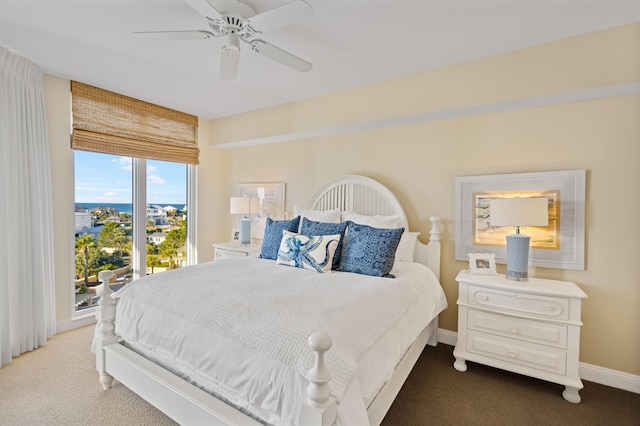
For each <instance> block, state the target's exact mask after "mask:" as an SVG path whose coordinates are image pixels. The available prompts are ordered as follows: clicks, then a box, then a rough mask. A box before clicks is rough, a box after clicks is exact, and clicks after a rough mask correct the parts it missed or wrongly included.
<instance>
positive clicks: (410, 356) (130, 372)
mask: <svg viewBox="0 0 640 426" xmlns="http://www.w3.org/2000/svg"><path fill="white" fill-rule="evenodd" d="M336 208H338V209H340V211H352V212H355V213H360V214H364V215H385V216H387V215H401V217H402V218H403V222H404V226H405V229H408V222H407V218H406V215H405V213H404V209H403V208H402V206H401V205H400V203H399V202H398V200H397V198H396V197H395V196H394V195H393V194H392V193H391V191H389V190H388V189H387V188H386V187H385V186H383V185H381V184H380V183H378V182H376V181H374V180H372V179H370V178H367V177H364V176H355V175H347V176H341V177H338V178H335V179H332V180H330V181H329V182H327V183H326V184H324V185H323V186H322V187H321V188H320V189H318V191H316V193H315V194H314V195H313V197H312V198H311V202H310V203H309V204H308V205H307V209H309V210H330V209H336ZM429 220H430V221H431V224H432V226H431V231H430V237H429V243H428V244H423V243H421V242H420V241H417V243H416V250H415V261H416V262H419V263H422V264H425V265H427V266H428V267H429V268H430V269H431V270H432V271H433V272H434V274H435V275H436V277H438V278H440V220H439V219H438V218H436V217H431V218H430V219H429ZM111 275H112V273H111V271H102V272H100V274H99V280H100V281H101V282H102V284H101V285H100V286H99V287H98V289H97V294H98V296H100V300H99V301H98V306H97V308H96V318H97V321H98V324H97V326H96V334H95V338H94V350H95V352H96V368H97V370H98V372H99V375H100V383H101V384H102V387H103V389H104V390H107V389H109V388H110V387H111V384H112V381H113V379H114V378H116V379H117V380H118V381H120V382H121V383H122V384H123V385H125V386H126V387H128V388H129V389H131V390H132V391H133V392H135V393H137V394H138V395H140V396H141V397H142V398H144V399H145V400H147V401H148V402H149V403H151V404H152V405H154V406H155V407H156V408H158V409H159V410H161V411H162V412H164V413H165V414H166V415H167V416H169V417H171V418H172V419H173V420H175V421H176V422H178V423H180V424H181V425H204V424H206V425H259V424H260V423H259V422H258V421H256V420H255V419H253V418H251V417H249V416H248V415H246V414H244V413H242V412H240V411H238V410H237V409H235V408H234V407H231V406H229V405H227V404H226V403H224V402H222V401H221V400H219V399H217V398H216V397H214V396H212V395H210V394H208V393H206V392H205V391H203V390H202V389H200V388H198V387H197V386H195V385H192V384H190V383H189V382H187V381H185V380H183V379H182V378H180V377H178V376H176V375H174V374H172V373H170V372H169V371H168V370H166V369H164V368H163V367H160V366H158V365H157V364H155V363H153V362H151V361H149V360H148V359H146V358H144V357H142V356H141V355H139V354H137V353H136V352H134V351H132V350H130V349H128V348H127V347H125V346H124V345H123V344H121V342H120V340H121V339H120V338H119V337H118V336H117V335H116V334H115V324H114V321H115V316H116V309H117V305H116V299H113V297H112V294H113V291H112V290H111V289H110V288H109V284H108V283H109V280H110V278H111ZM437 331H438V318H437V317H436V318H435V319H434V320H433V321H432V322H431V323H430V324H429V325H428V326H427V327H426V328H425V329H424V331H423V332H422V333H421V334H420V336H418V338H417V339H416V340H415V341H414V343H413V344H412V345H411V346H410V347H409V349H408V350H407V352H406V353H405V355H404V357H403V358H402V360H400V362H399V363H398V365H397V367H396V369H395V372H394V374H393V376H392V378H391V379H390V380H389V381H388V382H387V383H385V385H384V386H383V387H382V389H381V390H380V391H379V392H378V394H377V395H376V397H375V399H374V400H373V402H372V403H371V404H370V405H369V407H368V409H367V413H368V416H369V422H370V424H371V425H379V424H380V423H381V422H382V419H383V418H384V416H385V415H386V413H387V411H388V410H389V408H390V407H391V404H392V403H393V401H394V399H395V397H396V396H397V394H398V392H399V391H400V388H401V387H402V385H403V384H404V382H405V380H406V379H407V377H408V376H409V373H410V372H411V369H412V368H413V366H414V365H415V363H416V361H417V360H418V357H419V356H420V354H421V353H422V350H423V349H424V347H425V346H426V345H427V344H430V345H432V346H435V345H436V344H437ZM308 343H309V347H310V348H311V350H312V351H313V352H314V353H315V358H316V360H315V364H314V366H313V367H312V368H311V370H309V373H308V374H307V380H308V381H309V387H308V389H307V395H306V400H305V401H301V404H302V409H301V418H300V425H304V426H307V425H309V426H328V425H333V424H334V423H335V421H336V402H335V400H334V399H333V397H331V389H330V388H329V381H330V379H331V373H330V372H329V371H328V370H327V368H326V367H325V364H324V353H325V352H326V351H327V350H329V349H330V347H331V338H330V337H329V336H328V335H327V334H325V333H322V332H319V333H316V334H314V335H312V336H311V337H309V342H308Z"/></svg>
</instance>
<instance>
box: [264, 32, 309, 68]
mask: <svg viewBox="0 0 640 426" xmlns="http://www.w3.org/2000/svg"><path fill="white" fill-rule="evenodd" d="M251 48H252V49H253V50H254V51H255V52H258V53H259V54H261V55H263V56H266V57H267V58H269V59H271V60H273V61H276V62H279V63H281V64H282V65H286V66H288V67H289V68H293V69H294V70H296V71H300V72H307V71H310V70H311V68H313V65H312V64H311V63H309V62H307V61H305V60H304V59H300V58H298V57H297V56H295V55H293V54H291V53H289V52H287V51H284V50H282V49H280V48H279V47H276V46H274V45H273V44H271V43H267V42H266V41H263V40H253V41H252V42H251Z"/></svg>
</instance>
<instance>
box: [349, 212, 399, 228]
mask: <svg viewBox="0 0 640 426" xmlns="http://www.w3.org/2000/svg"><path fill="white" fill-rule="evenodd" d="M342 220H344V221H351V222H355V223H359V224H360V225H367V226H373V227H374V228H400V227H401V226H403V220H402V215H399V214H394V215H391V216H380V215H376V216H367V215H363V214H360V213H355V212H342Z"/></svg>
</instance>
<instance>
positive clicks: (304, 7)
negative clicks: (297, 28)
mask: <svg viewBox="0 0 640 426" xmlns="http://www.w3.org/2000/svg"><path fill="white" fill-rule="evenodd" d="M312 15H313V8H312V7H311V6H310V5H309V3H307V2H304V1H302V0H294V1H292V2H290V3H287V4H284V5H282V6H279V7H276V8H274V9H271V10H267V11H266V12H264V13H260V14H258V15H256V16H252V17H250V18H249V19H248V21H249V25H251V27H252V28H253V29H254V30H256V31H260V32H267V31H271V30H275V29H277V28H281V27H284V26H287V25H289V24H293V23H294V22H296V21H300V20H302V19H304V18H308V17H310V16H312Z"/></svg>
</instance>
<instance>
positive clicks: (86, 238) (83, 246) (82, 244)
mask: <svg viewBox="0 0 640 426" xmlns="http://www.w3.org/2000/svg"><path fill="white" fill-rule="evenodd" d="M95 247H96V242H95V241H94V239H93V236H91V235H88V234H84V235H82V236H80V237H78V238H76V254H80V253H81V254H82V255H83V256H84V285H85V286H86V285H87V284H88V283H89V249H90V248H95Z"/></svg>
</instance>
